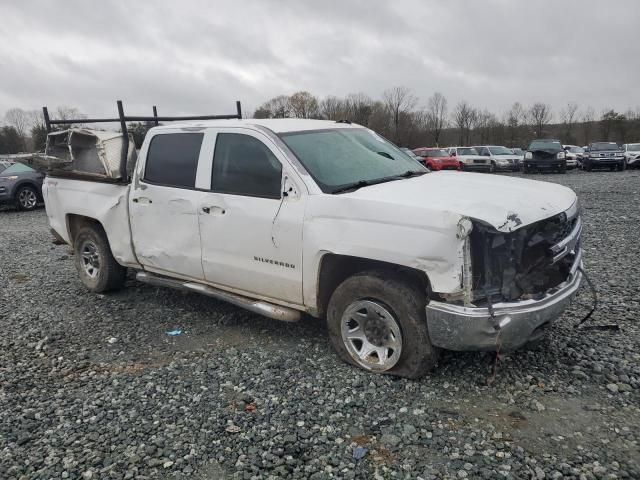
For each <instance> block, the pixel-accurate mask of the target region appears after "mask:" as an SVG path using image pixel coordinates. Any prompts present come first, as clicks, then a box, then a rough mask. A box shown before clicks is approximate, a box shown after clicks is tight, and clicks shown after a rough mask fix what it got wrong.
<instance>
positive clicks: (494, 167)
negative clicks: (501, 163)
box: [489, 161, 496, 173]
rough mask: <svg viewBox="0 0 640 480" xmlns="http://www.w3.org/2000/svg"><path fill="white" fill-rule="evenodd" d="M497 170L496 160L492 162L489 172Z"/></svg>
mask: <svg viewBox="0 0 640 480" xmlns="http://www.w3.org/2000/svg"><path fill="white" fill-rule="evenodd" d="M495 171H496V162H493V161H492V162H491V166H490V167H489V173H494V172H495Z"/></svg>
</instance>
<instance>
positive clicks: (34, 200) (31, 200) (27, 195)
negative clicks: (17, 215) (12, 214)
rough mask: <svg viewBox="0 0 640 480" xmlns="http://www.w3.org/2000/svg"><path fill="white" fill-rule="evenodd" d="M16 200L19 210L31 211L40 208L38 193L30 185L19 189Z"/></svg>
mask: <svg viewBox="0 0 640 480" xmlns="http://www.w3.org/2000/svg"><path fill="white" fill-rule="evenodd" d="M14 199H15V204H16V208H17V209H18V210H22V211H29V210H34V209H35V208H36V207H37V206H38V192H37V191H36V189H35V188H33V187H32V186H30V185H25V186H22V187H19V188H18V190H17V191H16V195H15V197H14Z"/></svg>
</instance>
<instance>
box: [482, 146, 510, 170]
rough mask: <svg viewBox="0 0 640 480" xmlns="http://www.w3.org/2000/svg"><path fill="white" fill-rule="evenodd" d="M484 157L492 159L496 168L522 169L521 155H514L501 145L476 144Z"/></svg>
mask: <svg viewBox="0 0 640 480" xmlns="http://www.w3.org/2000/svg"><path fill="white" fill-rule="evenodd" d="M473 148H475V149H476V150H477V151H478V154H480V155H481V156H483V157H488V158H489V160H491V164H492V165H493V167H494V170H508V171H510V172H517V171H518V170H520V157H518V156H517V155H514V153H513V152H512V151H511V150H510V149H509V148H507V147H502V146H499V145H483V146H474V147H473Z"/></svg>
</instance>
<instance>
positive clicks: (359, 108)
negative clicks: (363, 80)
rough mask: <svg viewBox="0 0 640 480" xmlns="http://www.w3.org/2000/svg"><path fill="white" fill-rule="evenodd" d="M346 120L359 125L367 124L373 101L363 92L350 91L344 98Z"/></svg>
mask: <svg viewBox="0 0 640 480" xmlns="http://www.w3.org/2000/svg"><path fill="white" fill-rule="evenodd" d="M345 107H346V111H347V120H350V121H352V122H355V123H358V124H360V125H365V126H368V125H369V121H370V117H371V114H372V113H373V107H374V102H373V100H371V97H369V96H368V95H365V94H364V93H350V94H349V95H347V98H346V100H345Z"/></svg>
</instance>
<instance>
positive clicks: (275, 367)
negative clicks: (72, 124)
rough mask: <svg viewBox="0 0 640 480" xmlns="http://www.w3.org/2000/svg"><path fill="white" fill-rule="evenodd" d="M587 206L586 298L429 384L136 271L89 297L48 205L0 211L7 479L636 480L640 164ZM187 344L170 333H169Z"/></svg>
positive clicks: (2, 427)
mask: <svg viewBox="0 0 640 480" xmlns="http://www.w3.org/2000/svg"><path fill="white" fill-rule="evenodd" d="M535 178H536V179H540V180H544V181H551V182H558V183H562V184H564V185H568V186H570V187H572V188H574V189H575V190H576V192H577V193H578V194H579V195H580V198H581V202H582V205H583V206H584V218H585V221H586V228H585V234H584V240H583V243H584V248H585V250H586V264H587V269H588V271H589V272H590V274H591V276H592V277H593V279H594V281H595V283H596V284H597V287H598V291H599V294H600V299H601V306H600V308H599V310H598V311H597V313H596V314H595V315H594V317H593V319H592V321H591V323H594V324H599V323H612V322H615V323H618V324H619V325H620V326H621V327H622V332H603V331H580V330H576V329H575V328H574V324H575V323H576V322H577V321H578V320H579V318H580V317H581V316H582V315H584V313H585V312H586V311H587V310H588V303H589V295H588V291H586V290H585V291H584V292H583V293H581V295H580V296H579V298H578V299H577V301H576V302H575V305H574V306H573V307H572V308H571V309H570V310H569V311H568V312H567V313H566V314H565V315H564V316H563V317H562V318H561V319H560V320H559V322H558V323H557V324H556V325H555V326H554V328H553V330H552V335H551V338H550V340H549V343H548V344H546V345H544V346H543V347H542V348H541V349H540V350H539V351H535V352H531V351H529V352H517V353H514V354H511V355H509V356H506V357H504V358H503V359H502V360H501V361H500V363H499V364H498V368H497V373H496V375H495V378H493V379H492V378H491V369H492V365H493V362H494V356H492V355H490V354H480V353H468V354H459V353H446V354H444V355H443V357H442V360H441V364H440V367H439V368H438V370H437V371H435V372H434V373H433V374H432V375H431V376H429V377H426V378H424V379H422V380H420V381H408V380H402V379H400V380H399V379H395V378H391V377H388V376H375V375H370V374H366V373H364V372H362V371H360V370H357V369H355V368H352V367H350V366H347V365H345V364H343V363H341V362H340V361H339V360H338V358H337V356H336V355H334V353H333V352H332V350H331V348H330V345H329V342H328V338H327V333H326V330H325V327H324V326H323V325H322V322H319V321H315V320H312V319H308V320H305V321H303V322H299V323H298V324H293V325H289V324H281V323H278V322H275V321H272V320H268V319H263V318H261V317H258V316H255V315H253V314H249V313H246V312H244V311H242V310H239V309H237V308H235V307H232V306H230V305H227V304H224V303H220V302H217V301H215V300H213V299H209V298H205V297H200V296H197V295H192V294H183V293H179V292H175V291H172V290H167V289H158V288H154V287H151V286H147V285H143V284H139V283H137V282H136V281H135V280H133V279H130V280H128V288H126V289H124V290H122V291H120V292H117V293H113V294H109V295H93V294H90V293H88V292H87V291H85V289H84V288H83V287H82V286H81V284H80V281H79V280H78V278H77V276H76V273H75V270H74V268H73V265H72V257H71V256H70V252H69V250H68V247H66V246H54V245H52V243H51V237H50V234H49V233H48V227H47V224H46V216H45V213H44V211H43V210H42V209H40V210H38V211H35V212H30V213H19V212H15V211H13V210H11V209H4V210H3V211H0V326H1V327H2V330H1V335H0V478H2V479H31V478H42V479H45V478H47V479H48V478H56V479H57V478H82V479H98V478H114V479H119V478H127V479H128V478H138V479H145V478H196V479H216V478H247V479H249V478H311V479H325V478H363V479H364V478H367V479H369V478H423V479H428V478H535V479H542V478H554V479H555V478H579V479H596V478H597V479H600V478H606V479H609V478H611V479H613V478H640V445H639V442H640V410H639V405H640V402H639V400H640V350H639V348H638V347H639V345H640V341H639V336H638V334H639V329H638V324H637V319H638V314H639V312H640V308H639V300H638V295H639V293H640V268H639V266H638V265H639V264H638V261H637V258H638V255H639V254H640V248H639V246H638V245H639V243H638V234H639V227H638V225H640V213H639V210H638V198H640V195H639V193H640V192H639V191H640V173H638V172H633V171H627V172H623V173H609V172H606V173H592V174H587V173H583V172H571V173H569V174H567V175H540V176H536V177H535ZM176 327H177V328H179V329H181V330H182V334H181V335H178V336H175V337H171V336H168V335H167V334H166V332H167V331H169V330H172V329H174V328H176Z"/></svg>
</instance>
